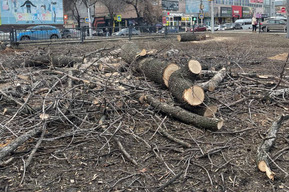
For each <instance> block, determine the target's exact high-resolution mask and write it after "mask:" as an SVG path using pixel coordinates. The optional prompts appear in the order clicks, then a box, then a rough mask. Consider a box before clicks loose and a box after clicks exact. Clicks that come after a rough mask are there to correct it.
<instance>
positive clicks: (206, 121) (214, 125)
mask: <svg viewBox="0 0 289 192" xmlns="http://www.w3.org/2000/svg"><path fill="white" fill-rule="evenodd" d="M137 97H138V98H141V97H142V100H144V101H146V102H147V103H149V104H150V105H152V106H153V107H155V108H156V109H157V110H160V111H161V112H162V113H165V114H168V115H170V116H172V117H174V118H176V119H178V120H180V121H182V122H184V123H187V124H191V125H194V126H195V127H198V128H204V129H209V130H211V131H217V130H219V129H221V128H222V126H223V120H221V119H217V118H207V117H203V116H200V115H197V114H194V113H190V112H189V111H186V110H184V109H183V108H181V107H178V106H172V105H168V104H166V103H162V102H160V101H158V100H157V99H154V98H153V97H152V96H149V95H146V96H142V95H140V94H138V95H137Z"/></svg>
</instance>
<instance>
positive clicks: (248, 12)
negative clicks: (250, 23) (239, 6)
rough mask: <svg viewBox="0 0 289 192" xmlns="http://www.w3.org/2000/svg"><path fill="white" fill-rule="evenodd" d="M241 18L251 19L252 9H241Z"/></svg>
mask: <svg viewBox="0 0 289 192" xmlns="http://www.w3.org/2000/svg"><path fill="white" fill-rule="evenodd" d="M242 14H243V18H252V17H253V9H252V7H243V13H242Z"/></svg>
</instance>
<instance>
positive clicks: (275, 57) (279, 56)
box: [268, 53, 289, 61]
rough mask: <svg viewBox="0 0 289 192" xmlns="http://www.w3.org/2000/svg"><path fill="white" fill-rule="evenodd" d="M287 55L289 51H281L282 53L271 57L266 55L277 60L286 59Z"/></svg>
mask: <svg viewBox="0 0 289 192" xmlns="http://www.w3.org/2000/svg"><path fill="white" fill-rule="evenodd" d="M288 55H289V53H282V54H278V55H275V56H273V57H268V59H271V60H278V61H287V58H288Z"/></svg>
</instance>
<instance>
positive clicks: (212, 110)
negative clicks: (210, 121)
mask: <svg viewBox="0 0 289 192" xmlns="http://www.w3.org/2000/svg"><path fill="white" fill-rule="evenodd" d="M217 111H218V107H217V106H216V105H210V106H207V107H206V109H205V111H204V114H203V116H204V117H214V116H215V114H216V113H217Z"/></svg>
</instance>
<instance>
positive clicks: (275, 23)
mask: <svg viewBox="0 0 289 192" xmlns="http://www.w3.org/2000/svg"><path fill="white" fill-rule="evenodd" d="M261 27H262V28H261V29H262V30H263V31H266V32H269V31H270V30H282V31H287V23H286V21H284V20H281V19H270V20H266V21H264V22H263V23H262V24H261Z"/></svg>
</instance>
